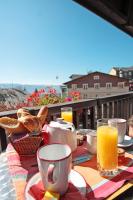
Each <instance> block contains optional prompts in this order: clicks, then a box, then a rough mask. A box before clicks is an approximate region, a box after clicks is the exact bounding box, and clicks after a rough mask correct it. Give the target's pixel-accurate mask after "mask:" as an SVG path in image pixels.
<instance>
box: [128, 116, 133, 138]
mask: <svg viewBox="0 0 133 200" xmlns="http://www.w3.org/2000/svg"><path fill="white" fill-rule="evenodd" d="M128 135H129V136H130V137H133V115H132V116H131V117H130V118H129V120H128Z"/></svg>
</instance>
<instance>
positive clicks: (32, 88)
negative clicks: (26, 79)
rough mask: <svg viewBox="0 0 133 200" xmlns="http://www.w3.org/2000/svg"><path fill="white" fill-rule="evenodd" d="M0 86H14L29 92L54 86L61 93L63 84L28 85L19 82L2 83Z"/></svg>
mask: <svg viewBox="0 0 133 200" xmlns="http://www.w3.org/2000/svg"><path fill="white" fill-rule="evenodd" d="M0 88H2V89H4V88H8V89H9V88H12V89H19V90H22V91H25V92H27V93H32V92H34V91H35V89H37V90H39V89H44V90H46V92H47V91H48V90H49V89H50V88H53V89H55V90H56V92H57V93H61V85H28V84H18V83H0Z"/></svg>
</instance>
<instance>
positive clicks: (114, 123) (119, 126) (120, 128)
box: [108, 118, 127, 143]
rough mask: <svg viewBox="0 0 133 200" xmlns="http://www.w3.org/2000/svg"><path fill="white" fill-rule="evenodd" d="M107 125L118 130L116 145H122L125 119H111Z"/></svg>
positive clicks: (125, 124)
mask: <svg viewBox="0 0 133 200" xmlns="http://www.w3.org/2000/svg"><path fill="white" fill-rule="evenodd" d="M108 124H109V126H113V127H116V128H117V129H118V143H122V142H123V140H124V137H125V135H126V126H127V121H126V119H121V118H112V119H109V120H108Z"/></svg>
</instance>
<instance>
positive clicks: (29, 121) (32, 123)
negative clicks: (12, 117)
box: [18, 115, 42, 132]
mask: <svg viewBox="0 0 133 200" xmlns="http://www.w3.org/2000/svg"><path fill="white" fill-rule="evenodd" d="M18 120H19V122H21V123H22V124H23V125H24V126H25V128H26V129H28V131H29V132H40V131H41V129H42V126H41V123H40V121H39V119H38V117H36V116H33V115H27V116H25V117H21V118H19V119H18Z"/></svg>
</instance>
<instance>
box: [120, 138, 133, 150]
mask: <svg viewBox="0 0 133 200" xmlns="http://www.w3.org/2000/svg"><path fill="white" fill-rule="evenodd" d="M132 144H133V138H131V137H129V136H128V135H125V137H124V141H123V142H122V143H119V144H118V147H130V146H131V145H132Z"/></svg>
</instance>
